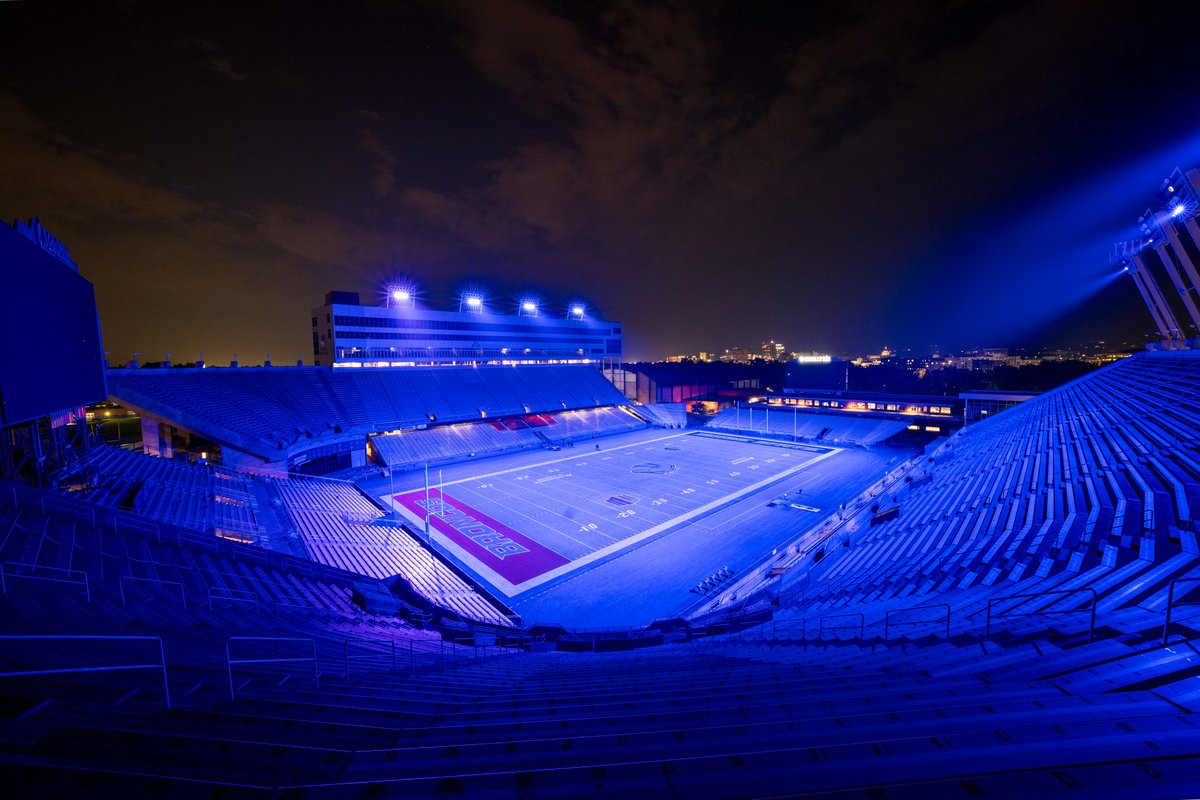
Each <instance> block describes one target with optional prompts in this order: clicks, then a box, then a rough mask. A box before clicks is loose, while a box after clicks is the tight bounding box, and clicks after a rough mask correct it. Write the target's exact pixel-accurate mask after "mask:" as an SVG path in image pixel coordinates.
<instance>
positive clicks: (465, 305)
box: [458, 292, 483, 314]
mask: <svg viewBox="0 0 1200 800" xmlns="http://www.w3.org/2000/svg"><path fill="white" fill-rule="evenodd" d="M458 310H459V311H470V312H472V313H476V314H478V313H480V312H482V311H483V296H482V295H481V294H479V293H478V292H463V294H462V296H461V297H460V298H459V300H458Z"/></svg>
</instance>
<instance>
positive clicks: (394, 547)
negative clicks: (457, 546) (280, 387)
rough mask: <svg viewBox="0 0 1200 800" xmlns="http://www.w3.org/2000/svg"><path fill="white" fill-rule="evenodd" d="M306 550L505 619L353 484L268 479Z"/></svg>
mask: <svg viewBox="0 0 1200 800" xmlns="http://www.w3.org/2000/svg"><path fill="white" fill-rule="evenodd" d="M271 483H272V485H273V486H274V488H275V490H276V491H277V492H278V494H279V498H280V500H281V501H282V504H283V507H284V508H285V509H286V511H287V514H288V515H289V516H290V518H291V520H292V523H293V525H294V526H295V530H296V532H297V533H298V534H299V535H300V537H301V539H302V540H303V542H304V546H305V549H306V550H307V552H308V554H309V556H310V557H311V558H312V559H313V560H314V561H317V562H318V563H321V564H328V565H329V566H333V567H337V568H339V569H343V570H346V571H347V572H352V573H356V574H358V575H365V576H367V577H369V578H390V577H393V576H396V575H399V576H401V577H402V578H404V580H405V581H407V582H408V584H409V585H410V586H411V587H412V589H413V591H415V592H416V593H418V594H420V595H421V596H423V597H425V598H426V599H428V600H429V601H430V602H431V603H434V604H436V605H438V606H440V607H442V608H446V609H450V610H452V611H456V612H458V613H459V614H460V615H462V617H463V618H464V619H469V620H475V621H479V622H487V623H492V624H497V625H507V624H508V619H507V618H506V617H505V616H504V615H503V614H502V613H500V612H499V611H498V610H497V609H496V608H495V607H494V606H493V605H492V604H490V603H489V602H488V601H487V600H485V599H484V598H482V597H481V596H480V595H479V594H478V593H477V592H476V591H475V590H474V589H473V588H471V586H470V585H468V584H467V583H466V581H464V580H463V579H462V578H460V577H459V576H458V575H457V574H456V573H455V572H454V571H453V570H451V569H450V568H449V567H447V566H446V565H445V564H443V563H442V562H441V561H440V560H439V559H438V558H436V557H435V556H433V555H432V553H431V552H430V551H429V550H428V549H427V548H426V547H424V546H423V545H422V544H421V543H420V542H418V541H417V540H415V539H414V538H413V537H412V535H411V534H409V532H408V531H406V530H405V529H404V528H403V527H401V526H400V525H399V524H396V523H393V522H389V521H388V520H386V519H384V513H383V511H381V510H380V509H379V507H378V506H376V505H375V504H374V503H373V502H372V501H370V500H368V499H367V497H366V496H365V495H363V494H362V492H360V491H359V490H358V489H357V488H356V487H354V486H353V485H351V484H347V483H342V482H338V481H330V480H323V479H315V478H314V479H299V478H297V479H288V480H276V481H272V482H271Z"/></svg>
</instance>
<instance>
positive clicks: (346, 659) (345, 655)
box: [342, 639, 398, 683]
mask: <svg viewBox="0 0 1200 800" xmlns="http://www.w3.org/2000/svg"><path fill="white" fill-rule="evenodd" d="M388 643H389V644H390V645H391V660H392V673H393V674H395V673H396V672H397V671H398V670H397V667H396V640H395V639H390V640H389V642H388ZM351 644H354V645H361V646H363V647H366V646H368V645H372V644H379V642H377V641H372V640H365V641H361V642H359V641H353V640H350V639H343V640H342V663H343V664H344V665H345V670H346V683H349V682H350V661H351V659H354V660H357V661H368V660H369V661H378V660H380V657H381V656H382V657H386V656H387V654H386V653H380V652H378V651H377V652H374V653H364V654H358V655H354V654H351V652H350V645H351Z"/></svg>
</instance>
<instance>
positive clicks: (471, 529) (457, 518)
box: [392, 489, 568, 586]
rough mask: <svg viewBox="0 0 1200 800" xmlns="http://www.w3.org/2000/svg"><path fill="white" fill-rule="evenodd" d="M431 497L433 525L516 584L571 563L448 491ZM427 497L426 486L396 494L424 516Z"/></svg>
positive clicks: (410, 507) (488, 566)
mask: <svg viewBox="0 0 1200 800" xmlns="http://www.w3.org/2000/svg"><path fill="white" fill-rule="evenodd" d="M428 497H429V525H430V527H432V528H433V529H434V530H436V531H438V532H439V533H441V534H443V535H444V536H445V537H446V538H448V539H450V541H452V542H454V543H455V544H456V545H458V546H459V547H461V548H462V549H463V550H465V551H466V552H468V553H470V554H471V555H472V556H473V557H474V558H475V559H476V560H478V561H479V562H480V563H481V564H483V565H485V566H486V567H487V568H488V569H490V570H492V571H493V572H495V573H496V574H497V575H499V576H500V577H502V578H504V579H505V580H506V581H508V582H509V583H511V584H513V585H514V586H516V585H517V584H521V583H524V582H525V581H527V580H530V579H531V578H536V577H537V576H539V575H541V574H543V573H546V572H549V571H550V570H552V569H555V568H556V567H561V566H562V565H563V564H566V563H568V559H566V558H563V557H562V556H561V555H559V554H558V553H556V552H554V551H553V550H550V549H549V548H547V547H546V546H545V545H542V544H539V543H538V542H535V541H534V540H533V539H530V538H529V537H528V536H525V535H524V534H521V533H519V532H517V531H515V530H513V529H512V528H510V527H508V526H507V525H505V524H504V523H503V522H500V521H499V520H495V519H492V518H491V517H489V516H488V515H486V514H484V513H483V512H482V511H477V510H475V509H474V508H472V507H471V506H469V505H467V504H466V503H463V502H462V501H460V500H456V499H454V498H453V497H451V496H450V495H448V494H442V493H441V492H439V491H438V490H436V489H434V490H432V491H430V493H429V495H428ZM425 498H426V494H425V490H424V489H417V490H415V491H412V492H405V493H404V494H397V495H393V496H392V499H393V500H395V501H396V502H398V503H400V504H401V505H402V506H404V507H405V508H407V509H408V510H409V511H411V512H412V513H413V514H415V515H416V516H417V517H419V518H421V519H424V518H425Z"/></svg>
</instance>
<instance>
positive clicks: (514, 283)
mask: <svg viewBox="0 0 1200 800" xmlns="http://www.w3.org/2000/svg"><path fill="white" fill-rule="evenodd" d="M5 6H6V7H4V8H0V54H2V55H0V67H2V68H3V69H4V72H3V74H4V75H5V78H4V81H5V83H4V84H0V120H3V122H4V124H3V125H0V152H2V153H4V154H5V156H4V158H3V159H0V181H2V188H0V197H2V198H3V207H4V208H3V209H2V210H4V211H5V213H7V214H8V215H9V216H32V215H39V216H41V217H43V219H45V220H46V222H47V224H48V225H50V226H51V228H52V229H53V230H55V231H56V232H57V233H59V235H60V236H61V237H62V238H63V239H64V240H65V241H66V242H67V244H68V245H69V246H71V247H72V249H73V251H76V252H78V253H84V254H86V255H87V258H86V259H84V260H82V261H81V263H82V264H83V266H84V271H85V273H86V274H88V275H89V277H91V278H92V279H93V280H94V281H95V282H96V284H97V287H98V290H99V292H100V296H101V298H102V301H103V302H102V305H103V308H102V322H103V324H104V331H105V336H106V340H107V341H109V342H110V343H111V344H112V346H113V348H114V349H133V348H134V346H135V345H136V344H137V343H140V342H144V341H147V340H150V341H153V342H154V343H155V344H154V346H155V347H157V348H158V349H162V350H167V349H170V350H172V351H174V352H175V353H176V357H177V358H178V357H180V354H181V353H184V352H198V351H200V350H205V351H207V352H208V353H209V357H210V358H217V357H224V356H225V355H227V354H228V353H229V352H232V350H233V347H234V344H235V343H238V344H237V345H236V346H237V349H238V351H239V352H242V353H243V357H246V356H247V354H248V353H249V352H252V351H253V349H254V346H255V345H256V344H257V345H259V349H260V350H261V351H263V352H274V353H286V352H289V351H295V350H303V348H304V347H305V344H306V343H305V339H304V337H305V336H306V335H307V326H306V323H307V316H308V309H309V308H310V307H311V306H312V305H313V304H314V303H316V302H318V301H319V300H320V298H321V295H322V294H323V293H324V291H326V290H328V289H330V288H346V289H359V290H362V291H364V292H366V291H370V290H371V289H372V288H373V287H374V286H376V285H378V283H379V282H380V281H382V280H384V279H386V278H387V277H388V276H389V275H392V274H396V273H400V272H403V273H410V274H412V275H414V276H415V277H416V278H417V279H418V280H419V281H421V282H422V283H423V284H425V285H426V286H427V287H428V293H429V295H430V296H431V297H433V298H435V302H437V300H436V298H441V299H444V300H448V294H447V293H448V292H449V290H450V289H451V288H452V287H454V286H456V285H458V284H459V283H461V282H462V281H464V280H467V279H472V278H481V277H482V278H490V279H491V281H492V282H493V284H494V285H495V286H496V287H497V289H498V290H499V291H512V290H514V287H521V286H535V287H538V286H540V287H543V288H544V291H545V292H547V293H548V294H554V293H557V294H561V295H563V296H572V295H575V294H580V295H585V296H588V297H589V299H590V300H591V301H592V302H593V303H595V304H596V305H598V306H599V307H600V308H601V309H602V310H604V311H605V312H607V313H609V314H610V315H611V316H613V317H616V318H621V319H623V321H624V322H625V323H626V325H625V331H626V333H627V337H628V342H629V345H628V347H629V352H630V354H631V355H634V356H639V357H653V356H659V355H663V354H666V353H668V352H672V351H696V350H700V349H719V348H722V347H725V346H730V345H734V344H741V345H753V344H754V343H756V342H757V341H759V340H762V339H767V338H774V339H777V340H782V341H784V342H786V343H787V344H788V345H789V346H791V347H793V348H795V349H803V350H808V349H832V350H835V351H855V350H859V351H861V350H867V349H873V348H878V347H879V346H880V345H882V344H883V343H885V342H887V343H889V344H892V345H894V346H895V345H912V346H924V345H928V344H931V343H935V342H936V343H938V344H941V345H943V346H960V345H973V344H986V343H997V344H1014V343H1016V341H1015V340H1016V338H1018V337H1019V335H1020V331H1019V330H1018V326H1016V325H1015V323H1013V324H1012V325H1010V326H1008V327H1006V321H1009V320H1016V319H1017V318H1018V317H1019V316H1020V314H1021V312H1022V305H1023V302H1024V299H1023V298H1024V295H1023V294H1022V291H1021V290H1020V289H1019V288H1017V289H1014V288H1012V287H1022V286H1024V285H1026V284H1027V283H1028V282H1036V281H1037V280H1038V278H1039V275H1045V274H1047V273H1048V271H1049V270H1050V269H1053V268H1054V266H1053V265H1055V264H1057V265H1061V264H1063V263H1066V262H1068V261H1069V262H1071V263H1073V264H1076V265H1077V267H1076V268H1078V269H1080V270H1084V269H1086V264H1087V263H1089V262H1087V259H1089V258H1091V257H1092V256H1090V255H1088V253H1090V252H1091V251H1090V250H1087V251H1086V252H1085V250H1086V248H1090V247H1093V246H1095V242H1094V241H1092V240H1088V241H1087V242H1086V243H1085V242H1083V241H1082V240H1078V241H1076V242H1075V245H1074V246H1075V247H1076V250H1074V251H1071V252H1067V251H1066V250H1064V249H1062V247H1059V246H1058V245H1055V246H1053V247H1051V246H1049V244H1048V240H1047V237H1046V236H1045V234H1044V233H1042V232H1041V231H1040V229H1038V228H1036V226H1030V225H1026V224H1022V223H1021V217H1022V214H1028V213H1031V212H1032V209H1034V208H1045V207H1046V206H1045V204H1044V202H1043V201H1044V199H1045V198H1046V197H1047V196H1048V193H1050V192H1052V191H1058V190H1060V189H1061V187H1062V185H1063V184H1065V183H1070V182H1072V181H1079V180H1080V179H1081V177H1083V176H1087V175H1088V174H1090V173H1093V172H1096V171H1102V170H1104V169H1107V168H1109V167H1112V166H1116V165H1118V164H1119V163H1121V162H1123V161H1126V160H1129V159H1131V158H1133V157H1134V156H1136V155H1138V154H1140V153H1143V152H1147V151H1149V150H1152V149H1153V148H1155V147H1157V146H1158V145H1159V144H1161V143H1162V142H1163V141H1165V140H1168V139H1170V138H1173V137H1178V136H1180V135H1182V134H1183V133H1185V132H1187V131H1188V130H1189V128H1188V126H1189V125H1191V124H1193V123H1194V122H1195V120H1192V119H1189V117H1188V113H1187V112H1186V109H1188V108H1192V107H1196V106H1195V103H1194V100H1195V99H1196V92H1195V91H1194V90H1193V89H1192V88H1191V86H1190V82H1189V80H1188V76H1187V74H1186V73H1187V70H1186V69H1185V70H1174V71H1173V70H1170V69H1167V68H1166V66H1167V62H1164V61H1163V60H1162V56H1161V52H1160V51H1161V39H1162V34H1161V33H1160V32H1155V31H1152V30H1150V29H1148V28H1147V27H1146V26H1145V25H1143V24H1142V22H1143V20H1141V17H1140V15H1141V14H1142V12H1141V11H1140V10H1138V9H1137V8H1135V7H1133V6H1124V5H1118V4H1101V5H1099V6H1098V5H1096V4H1092V3H1082V2H1067V1H1066V0H1062V1H1053V2H1052V1H1050V0H1046V1H1044V2H1035V3H1005V2H974V1H972V2H965V1H964V2H950V3H944V2H938V3H912V2H907V1H906V0H890V1H888V0H883V1H882V2H870V3H866V2H864V3H845V4H843V3H837V4H804V3H797V4H769V5H752V4H741V3H733V2H711V3H699V4H698V3H683V2H681V3H673V2H664V3H640V2H638V3H635V2H613V3H608V4H558V3H549V2H527V1H525V0H503V1H498V2H489V3H477V2H466V1H465V0H464V1H463V2H441V3H435V4H424V3H402V4H397V5H391V4H387V5H382V6H380V5H374V4H371V3H367V4H348V5H341V6H338V7H337V8H336V9H335V8H333V7H331V6H329V5H326V4H311V5H310V4H304V3H300V4H296V5H294V6H289V7H288V8H287V9H286V10H284V9H282V8H280V9H272V8H271V7H251V6H248V5H247V6H242V5H228V6H222V7H219V8H215V9H209V10H208V11H207V12H205V13H204V14H198V13H195V12H194V11H192V10H185V9H183V8H182V7H180V8H174V9H169V10H167V11H166V12H158V13H156V7H152V6H144V5H141V4H136V3H135V4H125V5H120V6H115V7H108V8H104V7H98V6H97V7H90V6H89V7H87V8H85V9H76V10H75V11H74V12H72V13H68V11H67V10H66V9H64V8H62V7H60V6H58V5H56V4H45V5H43V4H5ZM14 7H15V8H14ZM1194 16H1196V14H1195V13H1194V12H1191V11H1190V10H1189V9H1186V8H1176V9H1168V10H1163V11H1161V18H1160V19H1159V24H1158V26H1157V29H1158V30H1159V31H1184V30H1190V29H1194V28H1192V27H1189V26H1191V25H1192V24H1193V23H1194V21H1195V20H1194V19H1192V17H1194ZM5 23H9V24H5ZM31 26H39V27H41V28H46V29H55V30H58V31H60V36H59V37H58V39H55V40H46V41H44V42H38V43H34V42H32V41H31V40H29V39H28V37H23V36H21V35H20V34H19V32H20V31H21V30H23V29H27V28H29V27H31ZM37 64H42V65H46V66H45V67H43V68H41V69H39V68H38V67H37V66H36V65H37ZM198 66H199V67H201V68H200V69H198V68H197V67H198ZM212 74H216V75H219V76H221V77H223V78H225V79H226V80H220V81H215V80H212ZM1155 168H1156V169H1157V167H1155ZM1147 180H1148V182H1149V184H1150V189H1152V188H1153V184H1154V183H1156V182H1157V180H1158V176H1157V175H1150V176H1149V177H1148V178H1147ZM1122 202H1124V200H1123V199H1122V198H1118V197H1114V198H1113V199H1112V203H1114V204H1116V205H1119V204H1120V203H1122ZM1143 202H1147V201H1144V200H1142V199H1139V200H1137V201H1136V202H1135V203H1134V205H1138V204H1140V203H1143ZM1140 207H1144V205H1143V206H1140ZM1140 207H1138V208H1134V207H1133V206H1131V207H1130V214H1133V215H1136V213H1135V212H1136V211H1139V210H1140ZM1105 218H1106V219H1107V217H1105ZM1001 231H1007V232H1009V233H1008V234H1006V235H1007V236H1008V239H1007V240H1005V241H1004V242H999V241H997V240H994V239H993V238H990V237H996V236H1000V235H1001V233H1000V232H1001ZM1022 237H1024V238H1022ZM1063 240H1064V241H1065V238H1063ZM1001 245H1003V247H1002V246H1001ZM1065 246H1066V245H1063V247H1065ZM1001 251H1003V252H1006V253H1007V252H1010V251H1011V252H1016V253H1021V254H1022V255H1021V257H1020V258H1018V259H1015V260H1014V259H1011V258H1010V259H1009V260H1008V261H1007V262H1005V266H1004V269H1005V270H1006V271H1007V273H1008V280H1007V282H1006V283H1005V285H1004V288H1003V290H997V289H996V288H995V284H994V283H993V284H989V283H988V280H989V279H990V278H991V277H992V276H991V275H990V273H991V271H993V270H995V269H996V266H995V260H994V258H993V254H995V253H998V252H1001ZM1094 258H1095V261H1096V263H1097V264H1098V265H1102V264H1103V261H1104V254H1103V251H1102V250H1100V251H1098V252H1096V253H1095V254H1094ZM1081 274H1082V272H1081ZM964 276H966V277H970V278H971V280H966V279H964ZM981 287H982V288H981ZM989 287H990V288H989ZM184 290H186V295H185V298H186V301H187V302H186V303H185V304H184V305H183V306H182V307H181V308H175V309H173V310H172V313H167V312H166V311H163V310H162V309H164V308H169V307H170V297H171V296H172V292H175V291H184ZM1127 294H1128V296H1127V297H1126V298H1125V299H1124V300H1123V301H1120V299H1119V295H1114V297H1117V298H1118V300H1115V301H1113V302H1117V303H1118V304H1119V302H1124V303H1125V306H1124V307H1125V308H1126V309H1128V308H1135V309H1136V306H1137V303H1138V298H1137V296H1136V292H1133V291H1132V290H1131V291H1130V292H1128V293H1127ZM1118 301H1119V302H1118ZM255 303H259V304H262V305H263V306H264V307H266V306H269V308H264V311H263V312H262V313H257V314H256V313H253V312H252V311H251V309H253V308H254V305H255ZM1112 307H1113V305H1112V303H1110V304H1109V306H1107V308H1109V309H1110V310H1111V308H1112ZM964 309H966V311H964ZM1047 313H1050V311H1047ZM1063 313H1065V309H1064V311H1063ZM1118 316H1120V315H1118ZM1114 319H1115V318H1114ZM1144 322H1145V321H1144V320H1143V321H1142V323H1144ZM1122 324H1124V323H1122ZM1136 324H1138V323H1137V322H1136V320H1135V325H1136ZM1127 332H1129V331H1128V325H1127V326H1126V327H1125V328H1122V329H1121V330H1120V331H1115V332H1114V335H1117V334H1118V333H1120V334H1123V333H1127ZM1135 332H1136V331H1135ZM980 338H987V339H988V341H987V342H983V341H979V339H980ZM146 347H147V346H146V345H143V349H145V348H146ZM218 353H220V354H221V355H220V356H218Z"/></svg>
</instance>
